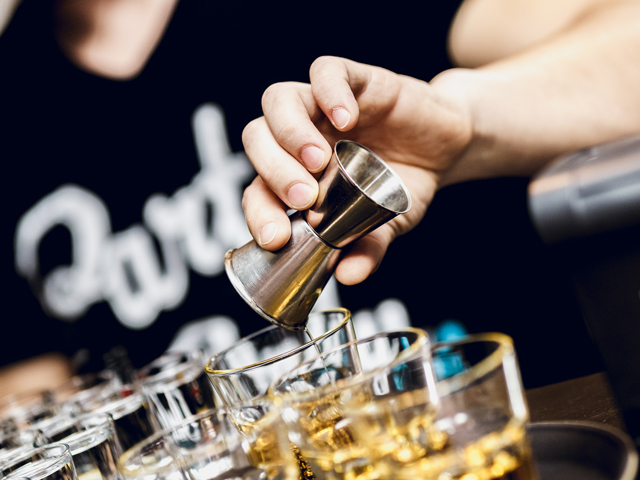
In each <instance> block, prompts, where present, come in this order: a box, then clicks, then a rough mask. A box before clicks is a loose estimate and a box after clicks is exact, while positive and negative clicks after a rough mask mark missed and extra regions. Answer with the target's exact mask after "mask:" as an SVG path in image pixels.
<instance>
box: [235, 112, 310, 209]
mask: <svg viewBox="0 0 640 480" xmlns="http://www.w3.org/2000/svg"><path fill="white" fill-rule="evenodd" d="M243 142H244V146H245V152H246V154H247V156H248V157H249V159H250V160H251V163H252V164H253V166H254V168H255V169H256V171H257V172H258V175H260V177H261V178H262V180H263V181H264V183H265V184H266V186H267V187H269V188H270V189H271V190H273V193H275V195H276V196H277V197H278V198H280V200H282V202H283V203H284V204H285V205H287V206H289V207H290V208H293V209H295V210H305V209H307V208H309V207H310V206H311V205H313V202H314V201H315V199H316V197H317V195H318V182H316V180H315V179H314V178H313V176H312V175H311V174H310V173H309V172H308V171H307V169H306V168H305V167H304V166H302V165H301V164H300V163H299V162H298V161H297V160H296V159H295V158H294V157H292V156H291V155H290V154H289V152H287V151H286V150H285V149H284V148H283V147H282V146H281V145H280V144H278V142H277V141H276V139H275V138H274V136H273V135H272V134H271V131H270V130H269V127H268V126H267V124H266V120H265V119H264V117H261V118H258V119H257V120H253V121H252V122H251V123H250V124H249V125H247V126H246V127H245V129H244V132H243ZM247 202H248V204H249V206H251V203H252V202H253V199H252V197H249V198H247Z"/></svg>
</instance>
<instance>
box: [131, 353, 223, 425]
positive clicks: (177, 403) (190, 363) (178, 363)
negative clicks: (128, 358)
mask: <svg viewBox="0 0 640 480" xmlns="http://www.w3.org/2000/svg"><path fill="white" fill-rule="evenodd" d="M204 366H205V358H204V354H203V353H202V352H201V351H196V352H191V353H187V352H167V353H165V354H164V355H162V356H160V357H159V358H157V359H156V360H154V361H153V362H151V363H150V364H149V365H147V366H146V367H144V368H142V369H140V370H139V371H138V372H137V375H136V377H137V381H138V382H139V384H140V386H141V388H142V392H143V393H144V395H145V396H146V397H147V399H148V401H149V408H150V410H151V413H152V415H153V419H154V421H155V423H156V426H157V429H158V430H162V429H166V428H168V427H171V426H173V425H177V424H179V423H180V422H181V421H182V420H183V419H185V418H189V417H191V416H193V415H196V414H198V413H200V412H203V411H205V410H209V409H211V408H214V407H215V406H216V404H215V400H214V394H213V389H212V388H211V383H210V382H209V380H208V379H207V375H206V373H205V371H204Z"/></svg>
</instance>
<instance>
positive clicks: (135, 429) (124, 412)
mask: <svg viewBox="0 0 640 480" xmlns="http://www.w3.org/2000/svg"><path fill="white" fill-rule="evenodd" d="M95 412H96V413H108V414H110V415H111V417H112V418H113V423H114V425H115V429H116V435H117V437H118V441H119V443H120V447H121V449H122V451H124V450H127V449H128V448H131V447H132V446H133V445H135V444H136V443H138V442H140V441H142V440H144V439H145V438H148V437H150V436H151V435H152V434H153V433H154V431H155V430H154V426H153V423H152V420H151V413H150V412H149V407H148V403H147V399H146V397H145V396H144V395H143V394H142V392H133V393H131V394H130V395H128V396H126V397H124V398H117V399H115V400H112V401H109V402H107V403H105V404H104V405H102V406H100V407H99V408H97V409H96V410H95Z"/></svg>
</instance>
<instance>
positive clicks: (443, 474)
mask: <svg viewBox="0 0 640 480" xmlns="http://www.w3.org/2000/svg"><path fill="white" fill-rule="evenodd" d="M432 355H433V362H434V367H435V371H436V374H437V377H438V378H437V379H438V382H437V392H438V399H439V408H438V413H437V416H436V419H435V422H434V432H435V435H436V436H439V438H440V442H439V445H435V447H437V448H433V447H434V445H431V447H432V450H431V451H430V452H429V453H428V455H425V456H424V457H422V458H418V459H410V461H407V462H396V463H395V464H393V465H392V467H393V468H394V469H395V478H398V479H399V480H409V479H416V478H423V479H440V478H447V479H451V480H467V479H486V480H534V479H536V478H537V474H536V471H535V466H534V464H533V461H532V456H531V449H530V446H529V442H528V440H527V436H526V435H525V429H526V426H527V423H528V421H529V412H528V408H527V403H526V400H525V396H524V389H523V387H522V381H521V378H520V371H519V367H518V361H517V357H516V352H515V349H514V345H513V340H512V339H511V338H510V337H509V336H507V335H504V334H501V333H484V334H475V335H469V336H467V337H465V338H464V339H461V340H458V341H455V342H442V343H439V344H436V345H434V347H433V349H432Z"/></svg>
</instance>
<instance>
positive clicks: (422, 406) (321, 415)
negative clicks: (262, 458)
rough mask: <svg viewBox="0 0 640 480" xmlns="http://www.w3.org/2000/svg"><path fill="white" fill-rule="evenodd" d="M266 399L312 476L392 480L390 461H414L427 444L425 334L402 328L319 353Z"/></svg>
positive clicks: (431, 394)
mask: <svg viewBox="0 0 640 480" xmlns="http://www.w3.org/2000/svg"><path fill="white" fill-rule="evenodd" d="M269 398H270V399H271V400H272V401H273V403H274V404H275V405H276V406H277V407H278V409H279V411H280V414H281V416H282V418H283V419H284V421H285V423H286V425H287V428H288V431H289V439H290V440H291V443H292V444H294V445H296V446H297V447H298V448H299V449H300V455H301V456H302V458H303V459H304V460H305V461H306V462H308V464H309V466H310V468H311V471H312V472H313V473H314V474H315V477H316V478H318V479H352V478H363V479H369V478H394V474H395V472H394V471H393V470H390V469H389V468H387V466H386V463H387V461H388V458H392V459H393V458H395V457H400V458H403V459H408V458H410V457H413V458H415V457H416V456H420V455H422V454H423V449H424V447H423V446H420V447H419V448H418V449H416V448H415V446H416V445H417V444H420V443H429V442H430V441H431V440H430V438H429V437H430V432H431V429H432V427H433V421H434V417H435V414H436V404H437V396H436V393H435V379H434V374H433V370H432V364H431V352H430V346H429V341H428V337H427V334H426V332H424V331H423V330H420V329H415V328H407V329H403V330H398V331H394V332H385V333H380V334H377V335H373V336H371V337H368V338H365V339H361V340H358V341H354V342H350V343H348V344H346V345H343V346H341V347H338V348H336V349H333V350H330V351H328V352H325V353H322V354H321V355H320V356H318V357H316V358H314V359H311V360H309V361H308V362H305V363H303V364H302V365H300V366H298V367H297V368H295V369H293V370H292V371H291V372H289V373H287V374H285V375H284V376H282V377H281V378H280V379H279V380H277V381H276V382H275V383H274V384H273V385H272V387H271V388H270V389H269Z"/></svg>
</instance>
